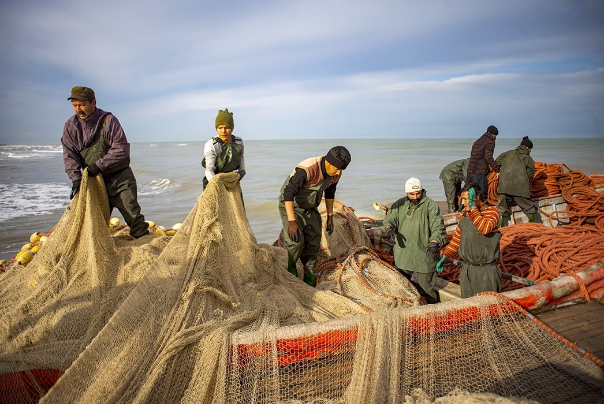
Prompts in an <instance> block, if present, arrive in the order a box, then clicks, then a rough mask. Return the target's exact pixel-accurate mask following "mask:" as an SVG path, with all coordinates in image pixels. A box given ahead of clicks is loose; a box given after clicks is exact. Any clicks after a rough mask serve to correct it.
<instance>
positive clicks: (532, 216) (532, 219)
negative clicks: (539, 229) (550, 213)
mask: <svg viewBox="0 0 604 404" xmlns="http://www.w3.org/2000/svg"><path fill="white" fill-rule="evenodd" d="M527 216H528V220H529V223H535V214H534V213H530V214H528V215H527Z"/></svg>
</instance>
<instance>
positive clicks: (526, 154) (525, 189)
mask: <svg viewBox="0 0 604 404" xmlns="http://www.w3.org/2000/svg"><path fill="white" fill-rule="evenodd" d="M496 161H497V164H499V165H500V166H501V171H499V193H500V194H506V195H513V196H522V197H524V198H530V197H531V184H530V180H531V178H533V175H535V162H534V161H533V158H532V157H531V156H530V150H529V148H528V147H526V146H524V145H520V146H518V147H516V149H515V150H509V151H506V152H505V153H501V154H500V155H499V157H497V159H496Z"/></svg>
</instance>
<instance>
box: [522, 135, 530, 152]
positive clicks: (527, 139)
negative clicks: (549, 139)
mask: <svg viewBox="0 0 604 404" xmlns="http://www.w3.org/2000/svg"><path fill="white" fill-rule="evenodd" d="M520 144H521V145H523V146H526V147H528V148H529V149H532V148H533V142H531V140H530V139H529V138H528V136H525V137H523V138H522V142H520Z"/></svg>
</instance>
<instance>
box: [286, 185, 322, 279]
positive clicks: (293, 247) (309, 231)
mask: <svg viewBox="0 0 604 404" xmlns="http://www.w3.org/2000/svg"><path fill="white" fill-rule="evenodd" d="M330 180H331V177H329V176H327V177H326V178H325V179H324V180H323V181H321V182H320V183H318V184H317V185H315V186H313V187H303V188H302V189H300V191H298V193H297V194H296V195H295V196H294V213H295V215H296V221H297V222H298V226H300V230H301V231H302V234H300V235H299V237H298V241H293V240H292V239H290V238H289V235H288V228H289V223H288V220H287V212H286V211H285V202H284V201H283V191H284V190H285V187H286V186H287V184H288V183H289V177H288V178H287V180H285V182H284V183H283V186H282V187H281V198H279V212H280V214H281V222H282V223H283V240H284V241H285V247H286V248H287V253H288V266H287V270H288V271H289V272H291V273H292V274H294V275H297V273H298V271H297V270H296V262H298V259H300V261H301V262H302V265H303V266H304V282H306V283H307V284H309V285H311V286H315V284H316V279H315V267H316V266H317V254H318V253H319V250H320V248H321V234H322V231H323V229H322V225H323V223H322V220H321V214H320V213H319V210H318V209H317V207H318V206H319V204H320V203H321V199H322V198H323V192H324V191H325V190H326V189H327V187H329V183H330Z"/></svg>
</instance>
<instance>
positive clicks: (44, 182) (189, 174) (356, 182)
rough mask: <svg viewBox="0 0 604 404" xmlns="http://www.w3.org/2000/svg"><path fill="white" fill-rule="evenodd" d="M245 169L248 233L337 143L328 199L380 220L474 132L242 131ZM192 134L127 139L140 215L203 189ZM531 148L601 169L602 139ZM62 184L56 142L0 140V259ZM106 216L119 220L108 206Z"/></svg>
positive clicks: (263, 231) (166, 212) (276, 225)
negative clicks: (296, 176) (273, 134)
mask: <svg viewBox="0 0 604 404" xmlns="http://www.w3.org/2000/svg"><path fill="white" fill-rule="evenodd" d="M238 135H241V136H242V137H243V139H244V142H245V158H246V166H247V167H246V170H247V175H246V176H245V178H244V179H243V180H242V182H241V186H242V192H243V196H244V202H245V208H246V213H247V215H248V219H249V221H250V225H251V227H252V230H253V232H254V234H255V236H256V239H257V241H258V242H260V243H272V242H273V241H275V240H276V239H277V237H278V236H279V231H280V229H281V222H280V218H279V213H278V209H277V198H278V196H279V190H280V189H281V185H282V184H283V181H284V180H285V179H286V177H287V176H288V175H289V173H290V172H291V171H292V170H293V168H294V167H295V166H296V164H298V163H299V162H300V161H302V160H304V159H306V158H308V157H314V156H319V155H324V154H325V153H327V151H328V150H329V148H331V147H332V146H336V145H343V146H345V147H347V148H348V150H349V151H350V152H351V155H352V162H351V164H350V166H349V167H348V168H347V169H346V170H345V171H344V173H343V175H342V178H341V180H340V183H339V184H338V188H337V192H336V198H337V199H338V200H340V201H342V202H343V203H344V204H346V205H348V206H350V207H352V208H353V209H355V211H356V213H357V216H369V217H374V218H376V219H379V218H381V217H383V213H382V212H379V211H376V210H375V209H373V203H374V202H393V201H395V200H396V199H398V198H400V197H402V196H404V192H403V187H404V183H405V181H406V180H407V179H408V178H409V177H412V176H413V177H417V178H419V179H420V180H421V181H422V185H423V187H424V189H426V192H427V194H428V196H429V197H431V198H432V199H434V200H437V201H444V200H445V197H444V192H443V187H442V183H441V182H440V180H439V179H438V176H439V174H440V171H441V170H442V168H443V167H444V166H445V165H447V164H449V163H450V162H452V161H454V160H458V159H462V158H467V157H469V153H470V148H471V146H472V143H473V142H474V140H476V137H467V138H448V137H447V138H436V137H432V138H430V137H422V138H411V137H405V138H400V137H398V138H394V137H392V138H390V137H384V138H379V139H378V138H351V139H338V138H336V139H263V140H259V139H246V137H245V134H244V133H241V134H239V133H238ZM211 136H213V134H208V137H207V139H200V140H197V141H161V142H158V141H146V142H137V141H134V142H131V166H132V169H133V170H134V173H135V175H136V178H137V184H138V193H139V203H140V205H141V208H142V211H143V214H144V215H145V218H146V219H147V220H152V221H154V222H155V223H157V224H159V225H162V226H165V227H168V228H169V227H171V226H173V225H174V224H175V223H179V222H182V221H183V220H184V219H185V217H186V216H187V214H188V213H189V212H190V211H191V209H193V207H194V206H195V203H196V201H197V197H198V196H199V195H200V194H201V193H202V177H203V169H202V167H201V160H202V158H203V145H204V143H205V142H206V141H207V140H208V139H209V138H210V137H211ZM521 138H522V136H519V137H513V138H511V137H498V138H497V142H496V147H495V153H494V156H495V157H497V155H499V154H500V153H502V152H504V151H507V150H511V149H514V148H515V147H516V146H518V144H519V143H520V140H521ZM530 138H531V139H532V141H533V143H534V149H533V152H532V153H531V156H532V157H533V159H534V160H535V161H541V162H544V163H549V164H553V163H564V164H566V165H567V166H568V167H569V168H570V169H573V170H583V171H584V172H585V173H586V174H592V173H594V172H597V173H600V174H602V173H604V157H603V156H604V142H603V141H601V139H598V138H592V137H582V138H558V137H556V138H541V137H538V136H530ZM70 189H71V183H70V181H69V180H68V178H67V175H66V174H65V171H64V167H63V161H62V148H61V146H60V144H59V143H58V142H53V143H52V144H45V145H0V259H8V258H10V257H12V256H13V255H14V254H15V253H16V252H18V251H19V250H20V248H21V246H22V245H23V244H25V243H27V242H28V240H29V236H30V235H31V233H33V232H47V231H49V230H50V229H51V228H52V227H53V226H54V224H56V223H57V221H58V220H59V219H60V218H61V216H62V214H63V212H64V211H65V208H66V207H67V206H68V204H69V191H70ZM112 215H113V216H117V217H120V218H121V215H120V214H119V212H118V211H117V210H114V212H113V214H112Z"/></svg>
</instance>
